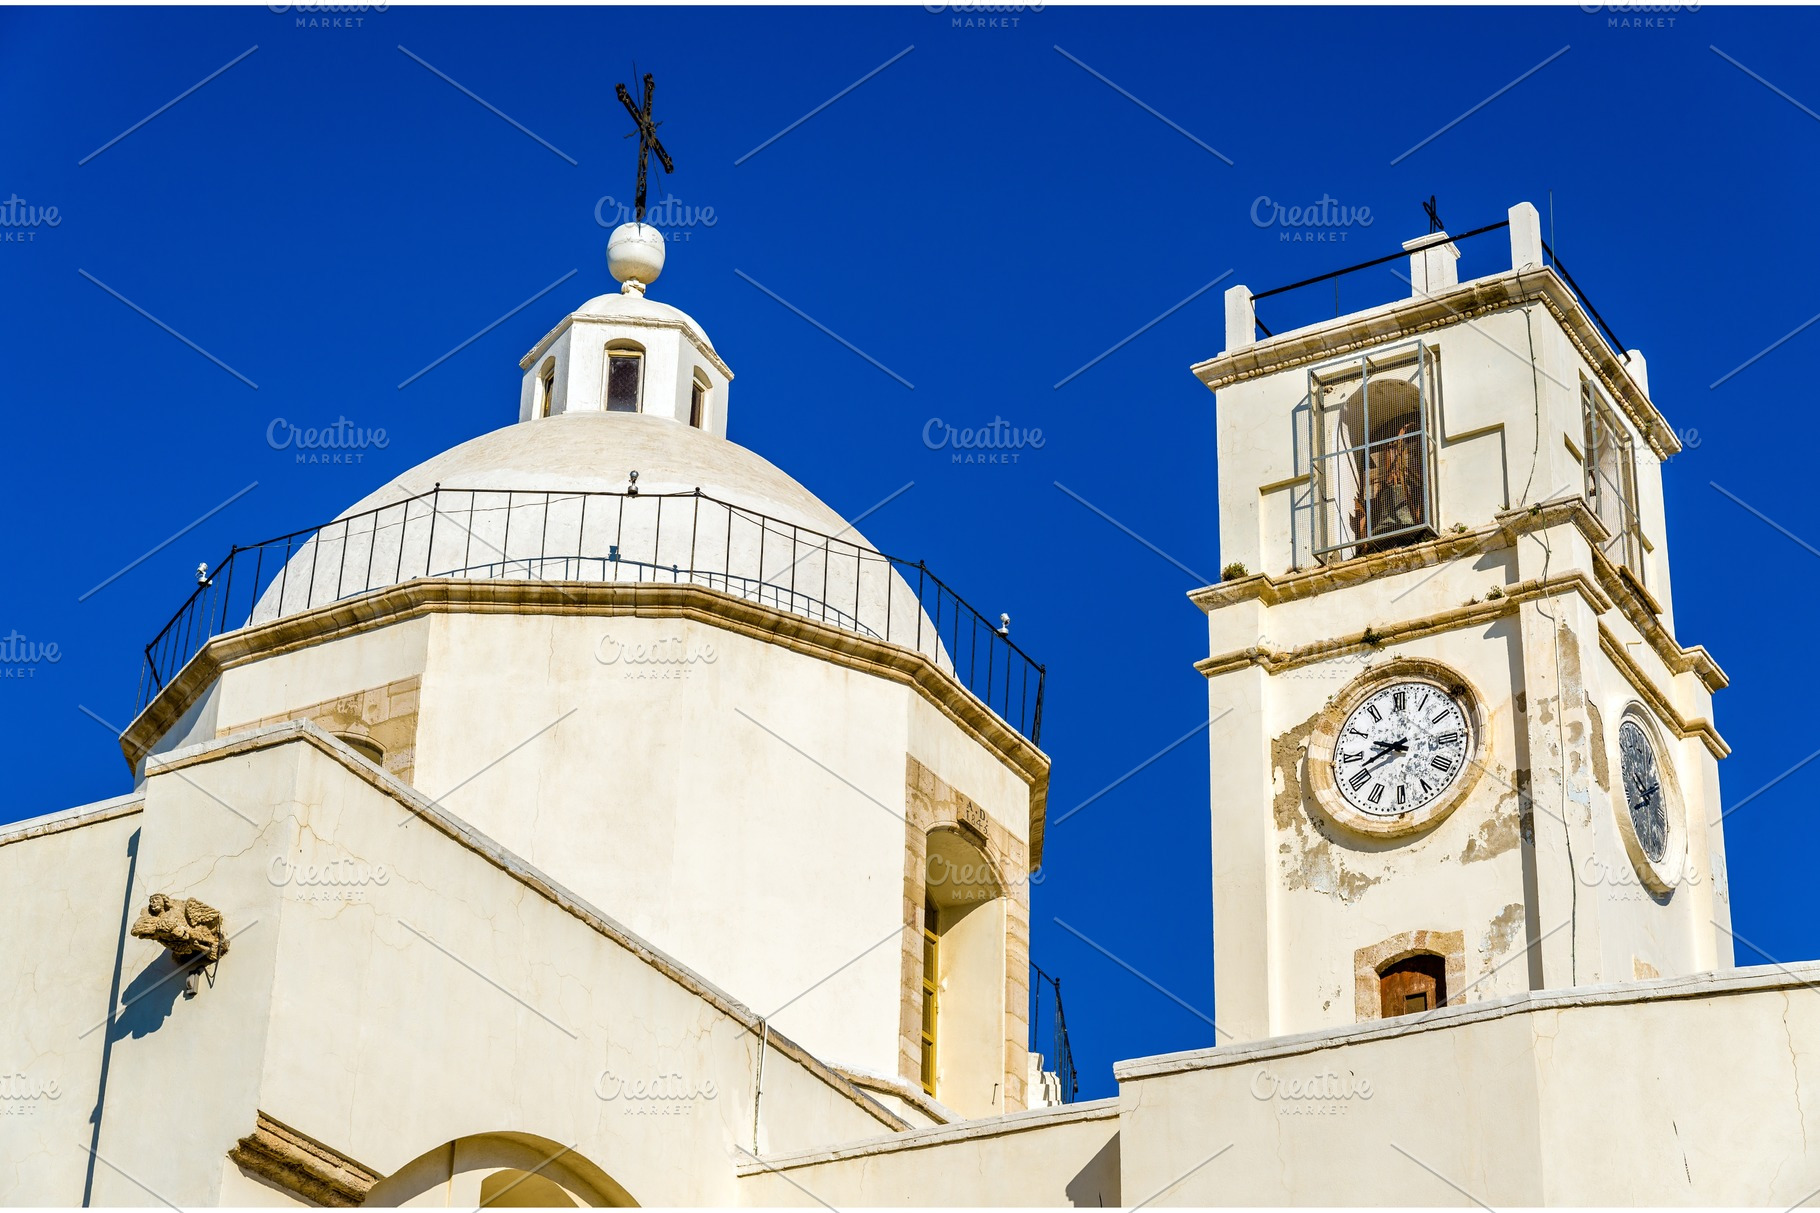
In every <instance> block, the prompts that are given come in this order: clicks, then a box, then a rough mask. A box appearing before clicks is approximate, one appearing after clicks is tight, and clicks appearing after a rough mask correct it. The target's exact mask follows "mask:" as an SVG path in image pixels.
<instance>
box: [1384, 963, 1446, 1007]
mask: <svg viewBox="0 0 1820 1213" xmlns="http://www.w3.org/2000/svg"><path fill="white" fill-rule="evenodd" d="M1378 999H1379V1004H1380V1007H1381V1010H1380V1012H1379V1013H1380V1014H1381V1015H1382V1016H1383V1017H1384V1018H1385V1019H1391V1018H1394V1017H1395V1016H1398V1015H1415V1014H1419V1013H1420V1012H1423V1011H1428V1010H1432V1009H1433V1008H1435V1007H1444V1006H1446V1005H1447V962H1446V960H1445V959H1444V958H1443V957H1440V956H1436V955H1435V954H1434V953H1433V952H1418V953H1416V954H1415V955H1414V956H1405V957H1404V958H1403V959H1402V960H1399V961H1396V962H1394V963H1392V964H1388V965H1385V966H1384V967H1383V968H1382V969H1380V970H1378Z"/></svg>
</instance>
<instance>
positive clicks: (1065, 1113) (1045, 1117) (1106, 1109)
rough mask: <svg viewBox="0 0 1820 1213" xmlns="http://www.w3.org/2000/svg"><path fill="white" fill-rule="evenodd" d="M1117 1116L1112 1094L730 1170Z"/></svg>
mask: <svg viewBox="0 0 1820 1213" xmlns="http://www.w3.org/2000/svg"><path fill="white" fill-rule="evenodd" d="M1118 1118H1119V1101H1118V1098H1117V1097H1116V1096H1113V1097H1110V1098H1107V1099H1095V1100H1091V1101H1089V1102H1087V1103H1075V1104H1057V1105H1055V1106H1053V1107H1047V1108H1031V1109H1030V1110H1028V1111H1025V1112H1011V1113H1008V1114H1006V1115H1004V1116H992V1117H987V1118H984V1119H981V1120H963V1121H959V1122H957V1123H955V1124H951V1125H936V1126H934V1127H932V1128H927V1129H913V1130H911V1131H910V1132H908V1133H898V1134H894V1135H893V1136H890V1137H873V1138H867V1139H866V1140H864V1141H855V1142H849V1143H848V1144H846V1145H843V1146H835V1147H833V1148H832V1149H817V1150H800V1151H796V1152H794V1153H789V1154H767V1155H765V1157H764V1158H763V1159H760V1160H757V1161H753V1162H742V1163H739V1164H738V1165H737V1166H736V1167H735V1171H734V1173H735V1174H737V1175H738V1176H739V1177H740V1178H741V1179H746V1178H750V1177H752V1176H755V1175H763V1174H765V1173H767V1172H773V1171H788V1170H790V1169H792V1168H795V1167H812V1166H816V1165H818V1164H821V1163H831V1162H844V1161H846V1160H848V1159H854V1158H869V1157H872V1156H874V1155H878V1154H895V1153H898V1152H900V1151H903V1150H917V1149H922V1148H924V1147H926V1146H945V1145H948V1144H950V1143H952V1142H957V1141H976V1140H979V1139H980V1138H986V1137H1003V1136H1006V1135H1008V1134H1011V1133H1025V1132H1029V1131H1030V1130H1032V1129H1048V1128H1052V1127H1054V1126H1056V1125H1069V1124H1080V1123H1082V1122H1084V1121H1093V1120H1117V1119H1118Z"/></svg>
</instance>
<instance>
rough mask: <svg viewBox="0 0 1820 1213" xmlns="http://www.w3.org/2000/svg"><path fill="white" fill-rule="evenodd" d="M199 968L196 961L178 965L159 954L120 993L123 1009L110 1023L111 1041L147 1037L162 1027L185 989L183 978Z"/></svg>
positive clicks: (199, 963)
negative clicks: (112, 1022)
mask: <svg viewBox="0 0 1820 1213" xmlns="http://www.w3.org/2000/svg"><path fill="white" fill-rule="evenodd" d="M202 965H203V962H202V960H201V958H200V957H196V958H193V959H190V960H182V961H179V960H174V959H172V957H171V954H170V953H169V952H160V953H159V954H158V958H157V959H156V960H154V961H152V963H151V964H149V965H147V966H145V968H143V969H141V970H140V971H139V975H138V976H137V977H135V978H133V980H132V981H131V982H129V983H127V987H126V989H125V990H123V991H121V994H120V1000H121V1003H122V1004H123V1005H122V1007H121V1010H120V1015H119V1017H118V1018H116V1019H115V1020H114V1027H113V1031H112V1033H111V1035H112V1038H113V1039H115V1040H119V1039H120V1038H122V1037H125V1036H131V1037H133V1038H135V1039H137V1038H139V1037H141V1036H150V1035H151V1034H152V1033H153V1032H156V1031H157V1030H158V1029H159V1028H161V1027H163V1026H164V1021H165V1020H167V1019H169V1018H170V1017H171V1010H172V1008H174V1007H175V1006H176V1005H177V1000H178V999H179V998H181V997H183V992H184V990H185V989H186V988H187V987H188V985H189V983H188V981H186V980H185V976H186V975H187V974H189V973H192V972H200V971H201V969H202Z"/></svg>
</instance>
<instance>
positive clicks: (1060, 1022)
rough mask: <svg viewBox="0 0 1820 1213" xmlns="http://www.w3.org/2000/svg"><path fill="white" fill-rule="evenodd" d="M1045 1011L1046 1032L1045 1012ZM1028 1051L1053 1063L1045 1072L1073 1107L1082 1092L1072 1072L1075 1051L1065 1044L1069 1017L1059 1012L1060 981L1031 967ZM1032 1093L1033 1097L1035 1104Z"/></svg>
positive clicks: (1060, 1004) (1034, 966)
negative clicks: (1045, 1026)
mask: <svg viewBox="0 0 1820 1213" xmlns="http://www.w3.org/2000/svg"><path fill="white" fill-rule="evenodd" d="M1045 1009H1047V1011H1048V1018H1047V1030H1045V1029H1044V1027H1043V1026H1042V1025H1043V1024H1044V1022H1045V1021H1044V1015H1043V1012H1044V1010H1045ZM1030 1051H1031V1052H1032V1053H1039V1054H1041V1055H1042V1056H1043V1058H1044V1060H1045V1062H1047V1061H1050V1060H1053V1061H1054V1066H1053V1067H1052V1068H1050V1069H1049V1070H1048V1071H1047V1072H1048V1073H1050V1074H1054V1075H1055V1077H1056V1085H1057V1086H1058V1087H1059V1088H1060V1095H1061V1101H1062V1102H1063V1103H1073V1102H1074V1100H1075V1097H1076V1096H1077V1095H1079V1094H1080V1092H1081V1079H1080V1075H1079V1074H1078V1073H1077V1072H1076V1071H1075V1068H1074V1050H1073V1049H1072V1048H1071V1047H1070V1046H1069V1044H1068V1017H1067V1016H1066V1015H1065V1014H1063V1012H1062V979H1061V978H1059V977H1051V976H1050V975H1049V974H1047V973H1045V972H1043V971H1042V970H1041V969H1039V968H1038V967H1037V966H1036V962H1035V961H1032V962H1031V964H1030ZM1034 1099H1035V1093H1034V1092H1033V1093H1032V1102H1034Z"/></svg>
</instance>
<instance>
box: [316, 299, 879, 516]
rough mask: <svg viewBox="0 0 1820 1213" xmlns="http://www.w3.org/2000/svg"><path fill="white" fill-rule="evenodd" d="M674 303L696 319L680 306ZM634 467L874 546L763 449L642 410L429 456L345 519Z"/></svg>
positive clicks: (615, 475)
mask: <svg viewBox="0 0 1820 1213" xmlns="http://www.w3.org/2000/svg"><path fill="white" fill-rule="evenodd" d="M601 298H602V299H611V300H614V301H618V300H620V299H622V298H626V296H621V295H603V296H601ZM640 302H643V303H644V306H646V307H660V308H661V307H664V305H663V304H651V303H648V302H645V301H642V300H641V301H640ZM589 306H592V305H591V304H590V305H589ZM666 310H668V311H671V312H675V313H676V315H678V316H681V317H682V318H683V319H684V320H688V317H687V316H683V314H682V313H681V312H677V311H676V309H675V308H667V309H666ZM690 323H693V321H690ZM632 472H637V473H638V488H639V491H640V492H641V493H687V492H692V491H693V490H695V489H698V488H699V489H700V490H701V491H702V492H704V493H706V494H707V495H708V496H710V497H717V498H719V499H720V500H722V501H726V502H729V503H731V504H733V505H736V506H740V507H743V508H745V509H749V510H755V511H757V512H758V513H761V514H767V515H769V516H771V517H773V518H777V519H780V520H782V521H784V522H790V523H795V524H796V525H798V526H803V527H807V528H809V529H811V530H815V531H820V532H822V533H823V534H827V535H839V536H840V537H841V538H842V539H845V540H847V541H849V542H851V543H856V544H859V545H861V546H869V545H868V544H867V543H866V540H865V538H864V537H863V536H861V535H860V534H859V533H858V532H857V531H854V530H853V529H851V528H850V527H849V526H848V524H847V520H846V519H844V518H842V517H841V516H840V515H839V514H838V513H836V512H835V511H834V510H832V509H830V508H829V507H828V506H827V505H825V504H823V502H822V501H821V499H820V498H818V497H816V496H815V494H813V493H811V492H810V491H809V490H808V489H806V488H804V487H803V486H802V485H800V484H798V483H797V482H796V481H795V480H794V479H792V478H791V477H790V476H789V475H788V474H786V473H785V472H783V471H782V470H781V469H779V468H778V467H777V466H776V465H775V464H773V463H771V462H770V461H769V460H767V459H765V458H764V457H762V456H760V455H756V454H754V453H753V452H751V451H749V450H747V449H746V448H745V447H743V446H739V445H738V444H736V443H732V442H728V441H726V440H725V439H721V438H715V437H713V436H712V435H709V434H705V433H703V432H702V431H700V430H697V429H692V428H690V427H689V426H686V425H679V424H678V423H676V422H675V421H671V420H669V419H668V418H664V417H648V416H645V415H644V414H642V413H566V414H562V415H560V416H556V417H546V418H542V419H540V420H537V421H534V422H528V423H526V422H521V423H518V424H516V425H508V426H504V427H502V428H500V429H497V430H494V431H493V432H492V433H489V434H482V435H481V436H480V437H478V438H473V439H470V440H468V441H467V442H464V443H462V444H461V445H460V446H457V447H451V448H450V449H449V450H446V451H444V452H442V453H441V454H440V455H436V456H433V457H431V458H430V459H427V460H425V461H424V462H422V463H420V464H418V465H417V466H416V467H414V468H412V469H411V470H410V471H408V472H405V473H404V474H403V475H401V476H399V477H398V478H397V479H395V480H393V481H392V482H391V483H389V484H387V485H385V486H383V487H382V488H380V489H378V490H377V491H375V492H373V493H370V494H368V495H367V496H366V497H363V498H361V499H360V500H359V501H357V502H355V503H354V504H353V505H352V506H350V507H349V508H348V509H347V510H345V511H343V512H342V513H341V514H339V515H337V517H339V518H346V517H348V516H350V515H353V514H360V513H364V512H366V511H368V510H372V509H375V508H377V507H379V506H382V505H386V504H389V503H392V502H397V501H403V500H404V499H405V498H407V497H415V496H417V495H418V494H420V493H427V492H429V491H430V490H431V489H432V488H434V487H435V486H436V485H437V484H438V483H441V485H442V486H443V488H444V490H445V491H446V490H450V489H488V490H519V491H524V492H538V493H543V492H570V493H573V492H584V493H596V492H606V493H621V492H624V491H625V489H626V485H627V483H628V479H629V475H630V473H632Z"/></svg>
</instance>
